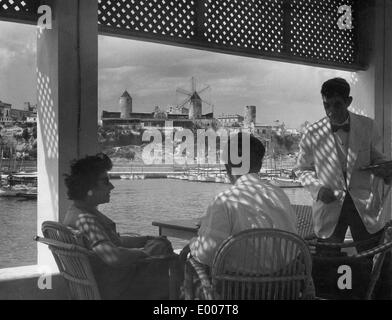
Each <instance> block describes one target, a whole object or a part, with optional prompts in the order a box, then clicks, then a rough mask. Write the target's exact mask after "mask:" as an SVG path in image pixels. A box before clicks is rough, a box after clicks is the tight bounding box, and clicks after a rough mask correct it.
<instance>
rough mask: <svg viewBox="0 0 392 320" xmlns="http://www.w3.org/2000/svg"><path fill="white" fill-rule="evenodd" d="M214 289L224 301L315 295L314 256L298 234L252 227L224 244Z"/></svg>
mask: <svg viewBox="0 0 392 320" xmlns="http://www.w3.org/2000/svg"><path fill="white" fill-rule="evenodd" d="M211 274H212V287H213V288H212V291H213V296H214V298H215V299H224V300H295V299H311V298H313V296H314V287H313V281H312V278H311V274H312V259H311V255H310V252H309V249H308V247H307V245H306V243H305V242H304V241H303V240H302V239H301V238H300V237H298V236H297V235H295V234H292V233H289V232H285V231H280V230H276V229H250V230H245V231H243V232H240V233H238V234H236V235H234V236H231V237H230V238H228V239H227V240H225V242H224V243H223V244H222V245H221V247H220V249H219V250H218V252H217V254H216V256H215V259H214V262H213V266H212V271H211Z"/></svg>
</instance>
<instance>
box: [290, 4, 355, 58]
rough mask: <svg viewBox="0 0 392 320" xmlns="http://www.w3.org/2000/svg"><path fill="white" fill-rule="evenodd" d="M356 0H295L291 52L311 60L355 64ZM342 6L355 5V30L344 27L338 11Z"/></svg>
mask: <svg viewBox="0 0 392 320" xmlns="http://www.w3.org/2000/svg"><path fill="white" fill-rule="evenodd" d="M353 2H354V1H353V0H322V1H319V0H291V1H289V3H290V53H291V54H293V55H294V56H300V57H304V58H308V59H317V60H321V61H329V62H335V63H346V64H350V63H354V62H355V60H356V56H355V38H354V37H355V34H354V29H355V19H354V17H355V15H354V5H353V4H354V3H353ZM342 5H350V6H351V8H352V26H353V29H351V30H350V29H340V28H339V26H338V21H339V18H340V17H341V16H342V15H343V14H342V13H339V12H338V9H339V7H340V6H342Z"/></svg>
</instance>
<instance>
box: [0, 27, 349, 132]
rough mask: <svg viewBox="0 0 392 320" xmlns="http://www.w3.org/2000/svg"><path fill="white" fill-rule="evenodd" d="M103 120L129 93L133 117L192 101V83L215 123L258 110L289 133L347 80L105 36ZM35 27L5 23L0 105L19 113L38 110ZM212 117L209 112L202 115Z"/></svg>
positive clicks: (327, 72)
mask: <svg viewBox="0 0 392 320" xmlns="http://www.w3.org/2000/svg"><path fill="white" fill-rule="evenodd" d="M98 45H99V50H98V58H99V62H98V81H99V82H98V91H99V92H98V113H99V115H100V114H101V112H102V110H106V111H119V106H118V99H119V97H120V96H121V95H122V93H123V92H124V90H128V92H129V93H130V95H131V96H132V99H133V111H134V112H151V111H153V109H154V107H155V106H160V107H161V108H163V109H166V108H167V107H168V106H169V105H176V104H178V103H180V102H182V101H183V100H185V99H186V98H187V97H186V96H185V95H182V94H179V93H176V89H177V88H182V89H185V90H188V91H190V89H191V78H192V77H195V78H196V81H197V88H198V89H203V88H204V87H206V86H209V88H210V89H208V90H206V91H204V93H203V94H202V95H201V97H202V98H203V99H204V100H206V101H207V102H209V103H210V104H212V105H214V112H215V116H217V115H220V114H222V113H224V114H240V115H243V114H244V109H245V106H247V105H255V106H256V115H257V116H256V122H257V123H258V124H272V123H273V122H274V121H276V120H279V121H280V122H281V123H282V122H284V123H285V124H286V126H287V127H289V128H298V127H299V126H300V125H301V124H302V123H303V122H305V121H306V120H307V121H310V122H313V121H316V120H318V119H320V118H321V117H323V116H324V113H323V107H322V103H321V98H320V93H319V92H320V87H321V84H322V83H323V82H324V81H325V80H327V79H329V78H332V77H335V76H341V77H344V78H346V79H348V80H349V79H350V73H349V72H344V71H336V70H332V69H325V68H317V67H310V66H303V65H299V64H293V63H284V62H275V61H271V60H264V59H256V58H247V57H238V56H233V55H228V54H218V53H213V52H209V51H203V50H195V49H188V48H181V47H176V46H169V45H162V44H156V43H150V42H143V41H136V40H128V39H121V38H114V37H107V36H99V38H98ZM35 70H36V27H34V26H26V25H20V24H14V23H8V22H0V100H1V101H4V102H8V103H12V105H13V106H12V107H13V108H15V109H22V108H23V103H24V102H25V101H30V102H32V103H36V100H37V95H36V72H35ZM211 111H212V107H211V106H209V105H207V104H204V105H203V113H208V112H211Z"/></svg>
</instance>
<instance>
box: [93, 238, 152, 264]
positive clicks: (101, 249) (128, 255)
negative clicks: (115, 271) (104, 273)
mask: <svg viewBox="0 0 392 320" xmlns="http://www.w3.org/2000/svg"><path fill="white" fill-rule="evenodd" d="M92 249H93V251H94V252H95V253H96V254H97V255H98V257H99V258H101V259H102V260H103V261H104V262H105V263H106V264H108V265H109V266H112V267H129V266H131V265H133V264H135V263H137V262H138V261H141V260H143V259H144V258H147V257H149V256H148V255H147V254H146V253H145V252H143V251H142V250H141V249H136V248H123V247H117V246H115V245H114V244H113V243H112V242H110V241H102V242H100V243H97V244H96V245H95V246H94V247H93V248H92Z"/></svg>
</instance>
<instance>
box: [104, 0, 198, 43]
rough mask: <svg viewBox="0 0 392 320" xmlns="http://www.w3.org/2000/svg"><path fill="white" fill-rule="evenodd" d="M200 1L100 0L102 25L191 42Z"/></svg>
mask: <svg viewBox="0 0 392 320" xmlns="http://www.w3.org/2000/svg"><path fill="white" fill-rule="evenodd" d="M195 1H196V0H98V23H99V24H101V25H105V26H111V27H116V28H121V29H127V30H133V31H142V32H147V33H155V34H161V35H167V36H174V37H179V38H187V39H190V38H192V37H193V36H194V35H195V20H196V19H195V15H196V9H195Z"/></svg>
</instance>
